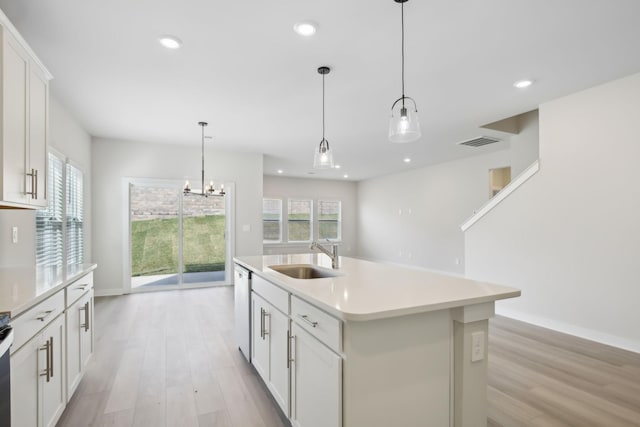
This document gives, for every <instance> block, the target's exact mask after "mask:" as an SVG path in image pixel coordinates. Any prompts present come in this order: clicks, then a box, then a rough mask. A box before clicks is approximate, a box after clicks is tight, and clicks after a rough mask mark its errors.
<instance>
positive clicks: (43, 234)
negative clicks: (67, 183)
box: [36, 153, 64, 266]
mask: <svg viewBox="0 0 640 427" xmlns="http://www.w3.org/2000/svg"><path fill="white" fill-rule="evenodd" d="M47 162H48V164H47V200H48V207H47V208H46V209H39V210H37V211H36V265H38V266H45V265H46V266H50V265H56V266H62V262H63V234H62V233H63V230H62V224H63V214H64V212H63V207H64V199H63V197H64V179H63V174H64V163H63V160H62V159H61V158H60V157H58V156H56V155H55V154H53V153H49V155H48V158H47Z"/></svg>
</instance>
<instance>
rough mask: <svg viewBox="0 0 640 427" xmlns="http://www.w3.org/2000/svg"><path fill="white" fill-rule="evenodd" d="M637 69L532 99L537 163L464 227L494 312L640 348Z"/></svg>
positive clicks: (471, 266) (470, 260) (472, 265)
mask: <svg viewBox="0 0 640 427" xmlns="http://www.w3.org/2000/svg"><path fill="white" fill-rule="evenodd" d="M638 118H640V74H637V75H634V76H630V77H627V78H625V79H622V80H618V81H614V82H611V83H607V84H605V85H602V86H598V87H595V88H592V89H589V90H586V91H583V92H579V93H577V94H574V95H571V96H567V97H565V98H561V99H558V100H555V101H552V102H549V103H547V104H544V105H542V106H541V107H540V171H539V172H538V173H537V174H536V175H535V176H534V177H532V178H531V179H530V180H529V181H528V182H527V183H525V184H524V185H523V186H522V187H520V188H519V189H518V190H517V191H515V192H514V193H513V194H511V196H509V197H508V198H507V199H505V200H504V201H503V202H502V203H501V204H500V205H498V206H497V207H496V208H495V209H493V210H492V211H491V212H489V213H488V214H487V215H486V216H484V217H483V218H482V219H480V221H479V222H477V223H476V224H475V225H474V226H472V227H471V228H470V229H469V230H468V231H467V233H466V236H465V241H466V257H467V266H466V267H467V270H466V272H467V275H468V277H471V278H476V279H481V280H487V281H492V282H497V283H504V284H508V285H512V286H515V287H518V288H521V289H522V296H521V297H520V298H516V299H512V300H509V301H504V302H500V303H498V305H497V310H498V312H499V313H502V314H505V315H508V316H512V317H516V318H520V319H522V320H525V321H528V322H531V323H537V324H540V325H542V326H547V327H551V328H554V329H558V330H561V331H565V332H568V333H571V334H575V335H579V336H584V337H586V338H590V339H593V340H597V341H601V342H605V343H609V344H612V345H615V346H620V347H624V348H628V349H631V350H634V351H637V352H640V330H639V329H638V325H640V310H638V303H639V302H640V258H639V257H640V221H639V218H640V179H639V178H638V159H640V122H639V121H638Z"/></svg>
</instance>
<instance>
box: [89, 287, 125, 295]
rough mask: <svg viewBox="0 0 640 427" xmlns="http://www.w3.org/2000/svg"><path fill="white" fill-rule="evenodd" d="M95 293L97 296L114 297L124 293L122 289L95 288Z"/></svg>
mask: <svg viewBox="0 0 640 427" xmlns="http://www.w3.org/2000/svg"><path fill="white" fill-rule="evenodd" d="M93 295H95V296H97V297H113V296H118V295H124V290H122V289H95V288H94V289H93Z"/></svg>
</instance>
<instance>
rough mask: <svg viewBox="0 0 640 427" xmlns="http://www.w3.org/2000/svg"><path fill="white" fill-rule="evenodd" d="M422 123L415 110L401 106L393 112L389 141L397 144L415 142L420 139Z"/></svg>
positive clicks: (390, 121)
mask: <svg viewBox="0 0 640 427" xmlns="http://www.w3.org/2000/svg"><path fill="white" fill-rule="evenodd" d="M420 135H421V133H420V122H419V121H418V115H417V114H416V110H415V108H407V107H403V106H400V108H395V109H394V110H391V120H389V141H391V142H395V143H404V142H413V141H416V140H417V139H418V138H420Z"/></svg>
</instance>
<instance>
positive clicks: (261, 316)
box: [260, 308, 264, 339]
mask: <svg viewBox="0 0 640 427" xmlns="http://www.w3.org/2000/svg"><path fill="white" fill-rule="evenodd" d="M260 338H262V339H264V308H260Z"/></svg>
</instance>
